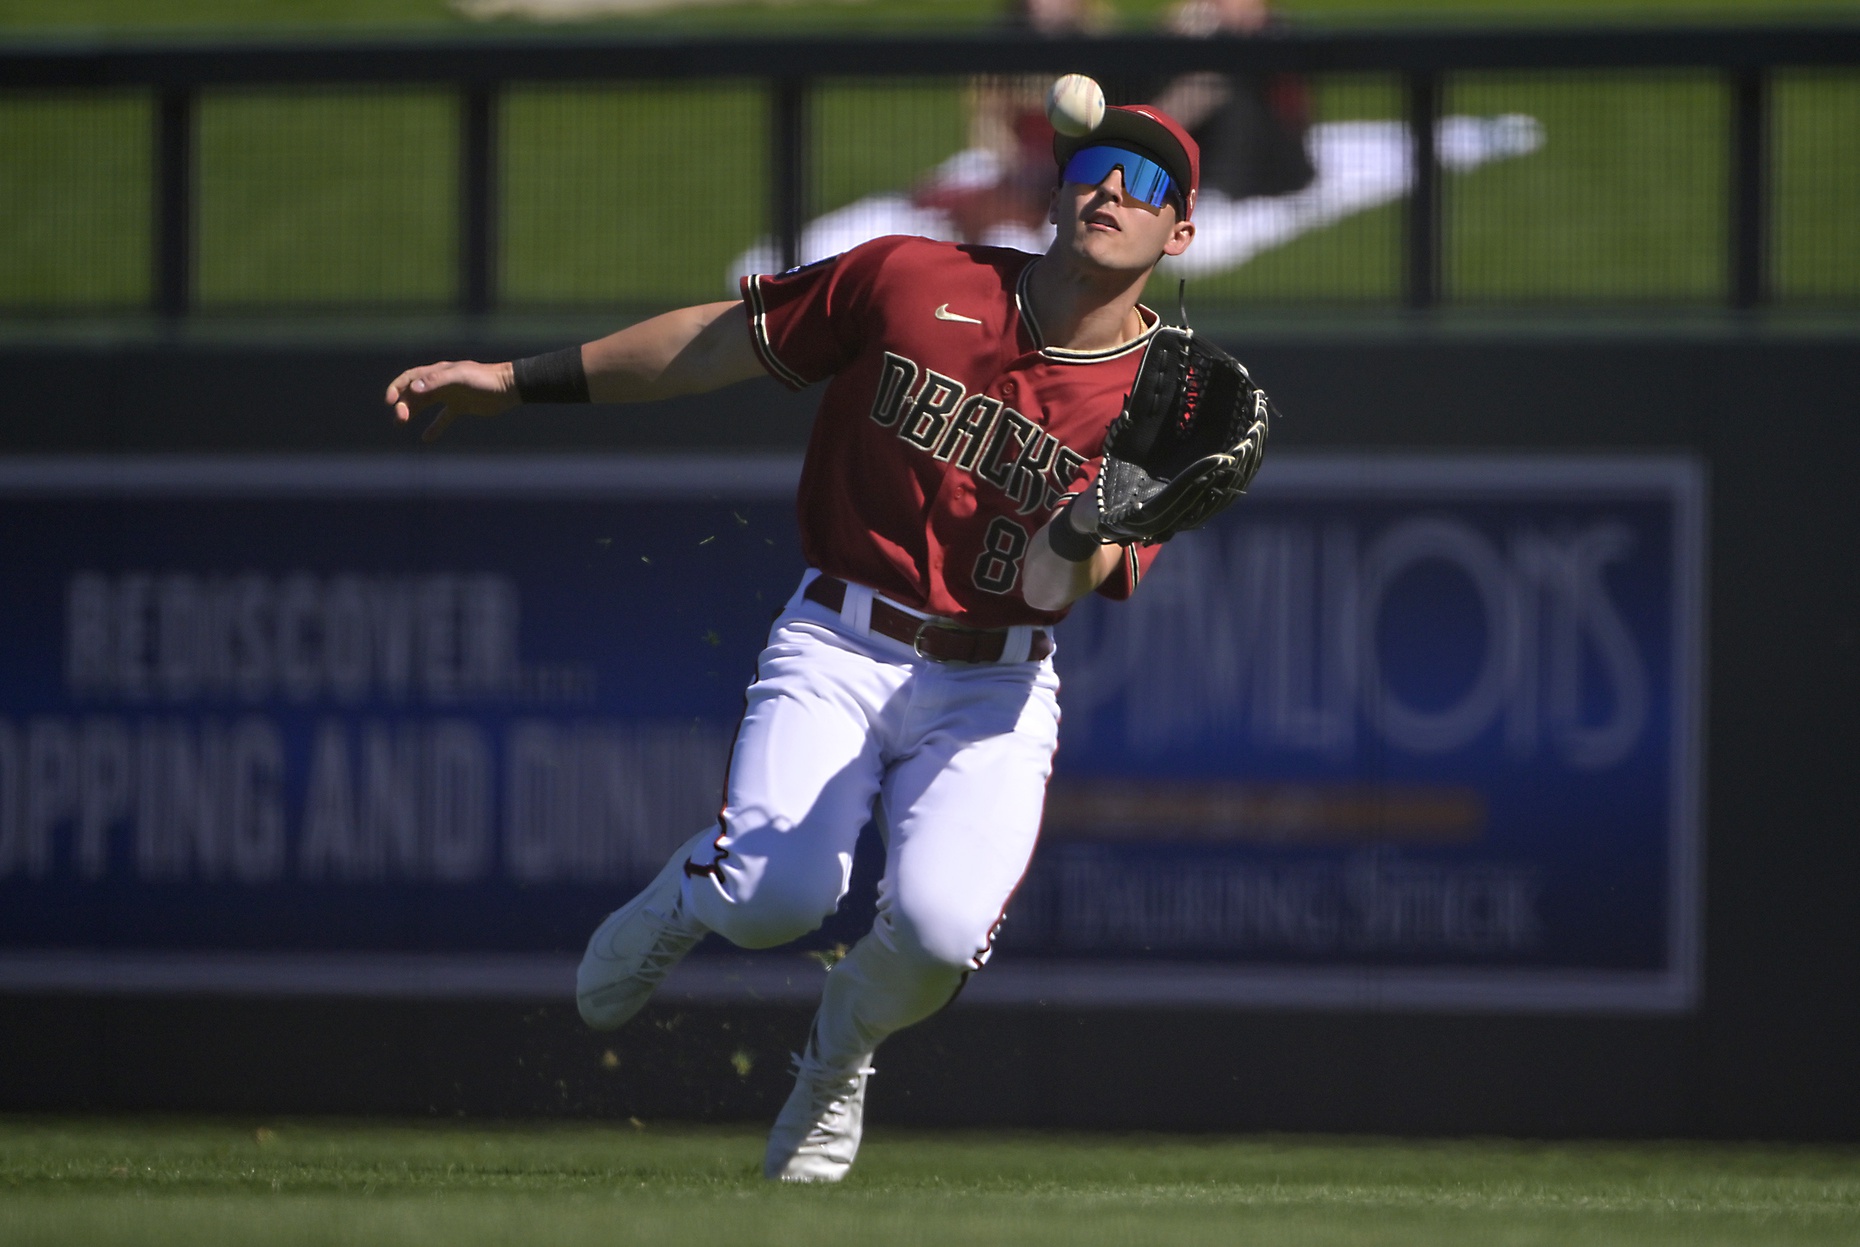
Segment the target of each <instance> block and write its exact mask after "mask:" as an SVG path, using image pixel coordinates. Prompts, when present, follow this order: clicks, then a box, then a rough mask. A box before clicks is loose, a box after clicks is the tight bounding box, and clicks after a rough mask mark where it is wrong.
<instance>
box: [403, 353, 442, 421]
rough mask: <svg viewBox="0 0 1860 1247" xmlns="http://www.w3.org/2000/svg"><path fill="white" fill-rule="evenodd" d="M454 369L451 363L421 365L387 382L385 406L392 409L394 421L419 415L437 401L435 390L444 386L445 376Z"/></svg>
mask: <svg viewBox="0 0 1860 1247" xmlns="http://www.w3.org/2000/svg"><path fill="white" fill-rule="evenodd" d="M455 368H456V365H454V364H453V363H452V362H451V361H446V362H444V363H438V364H422V365H420V366H419V367H418V368H409V369H407V371H405V372H403V373H401V374H400V375H399V376H398V377H395V378H394V379H393V380H392V381H390V382H388V388H387V404H388V406H389V407H392V408H393V409H394V415H395V418H396V419H399V420H401V421H403V422H404V421H407V420H410V419H412V418H413V417H414V416H417V415H419V414H420V411H421V409H422V408H425V407H427V406H429V405H430V404H432V403H433V402H435V401H437V399H438V395H437V394H436V393H435V391H436V390H438V389H440V388H441V387H442V386H443V385H445V383H446V381H447V374H448V373H450V372H451V371H453V370H454V369H455Z"/></svg>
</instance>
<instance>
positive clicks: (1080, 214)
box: [1052, 168, 1195, 273]
mask: <svg viewBox="0 0 1860 1247" xmlns="http://www.w3.org/2000/svg"><path fill="white" fill-rule="evenodd" d="M1052 222H1053V225H1054V226H1055V227H1056V228H1057V230H1058V237H1057V241H1056V250H1058V251H1059V252H1060V253H1062V254H1065V255H1070V256H1072V257H1074V258H1076V259H1078V260H1081V261H1083V262H1085V263H1086V264H1088V265H1091V266H1092V267H1096V268H1102V269H1108V270H1111V271H1115V272H1131V273H1137V272H1142V271H1145V270H1147V269H1149V268H1152V267H1154V266H1155V264H1156V262H1157V261H1158V260H1160V259H1162V257H1163V256H1165V255H1181V254H1182V252H1183V251H1185V250H1187V249H1188V244H1189V241H1190V240H1191V239H1192V238H1194V236H1195V226H1194V223H1193V222H1190V221H1183V220H1180V219H1178V217H1177V214H1176V209H1175V204H1174V203H1172V202H1166V203H1164V204H1163V205H1162V207H1160V208H1153V207H1151V206H1150V205H1149V204H1147V203H1144V202H1143V201H1142V200H1140V199H1137V198H1135V197H1133V196H1131V195H1127V194H1125V193H1124V171H1123V170H1122V169H1121V168H1113V169H1112V170H1111V171H1110V172H1109V173H1107V174H1105V176H1104V180H1103V181H1101V182H1099V183H1098V184H1097V185H1096V186H1086V185H1084V184H1082V183H1079V182H1062V183H1060V186H1059V189H1058V190H1056V191H1054V192H1053V209H1052Z"/></svg>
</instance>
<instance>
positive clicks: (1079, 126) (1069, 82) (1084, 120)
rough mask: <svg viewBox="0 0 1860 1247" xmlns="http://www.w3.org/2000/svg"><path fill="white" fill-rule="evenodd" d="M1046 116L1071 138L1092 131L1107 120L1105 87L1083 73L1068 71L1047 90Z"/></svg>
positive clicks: (1058, 129) (1056, 127) (1056, 128)
mask: <svg viewBox="0 0 1860 1247" xmlns="http://www.w3.org/2000/svg"><path fill="white" fill-rule="evenodd" d="M1046 115H1047V118H1048V119H1049V120H1051V121H1052V123H1053V129H1055V130H1057V131H1059V132H1060V133H1061V134H1063V135H1066V136H1067V137H1069V138H1078V137H1079V136H1081V135H1085V134H1090V133H1091V132H1092V131H1093V130H1096V129H1097V128H1098V123H1099V122H1100V121H1103V120H1104V88H1103V87H1101V86H1099V85H1098V84H1097V82H1096V81H1094V80H1093V79H1090V78H1087V77H1086V76H1085V75H1084V74H1067V75H1066V76H1065V77H1063V78H1061V79H1059V80H1058V81H1056V82H1054V83H1053V87H1052V90H1050V91H1048V92H1047V93H1046Z"/></svg>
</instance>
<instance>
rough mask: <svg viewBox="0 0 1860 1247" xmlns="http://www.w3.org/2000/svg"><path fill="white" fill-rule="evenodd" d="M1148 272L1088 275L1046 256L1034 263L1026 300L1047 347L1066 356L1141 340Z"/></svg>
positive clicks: (1077, 268) (1078, 268) (1091, 273)
mask: <svg viewBox="0 0 1860 1247" xmlns="http://www.w3.org/2000/svg"><path fill="white" fill-rule="evenodd" d="M1148 279H1149V273H1148V272H1147V271H1145V272H1143V273H1140V274H1136V275H1135V276H1132V275H1130V274H1128V273H1110V272H1104V271H1098V272H1091V271H1087V270H1085V269H1083V268H1081V267H1080V266H1078V265H1072V264H1067V263H1065V261H1064V259H1063V258H1057V259H1056V258H1055V257H1054V256H1052V255H1050V254H1048V255H1045V256H1042V257H1041V258H1040V259H1038V260H1035V261H1034V262H1033V272H1032V274H1031V275H1030V276H1029V277H1028V280H1027V298H1028V300H1029V301H1030V302H1031V303H1032V304H1033V315H1034V319H1035V320H1037V321H1038V322H1039V325H1040V332H1041V334H1042V335H1044V337H1045V338H1046V345H1047V346H1053V347H1058V348H1060V349H1061V350H1068V351H1104V350H1109V349H1110V348H1112V347H1114V346H1121V345H1123V344H1124V343H1126V342H1129V341H1130V340H1131V339H1133V338H1136V337H1138V336H1140V335H1141V334H1142V333H1143V331H1144V329H1145V328H1147V326H1146V325H1145V324H1144V323H1143V317H1142V314H1141V313H1139V312H1138V311H1137V300H1138V299H1139V298H1140V297H1141V296H1142V294H1143V287H1144V284H1145V283H1146V282H1147V281H1148Z"/></svg>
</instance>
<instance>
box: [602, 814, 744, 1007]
mask: <svg viewBox="0 0 1860 1247" xmlns="http://www.w3.org/2000/svg"><path fill="white" fill-rule="evenodd" d="M716 834H717V832H716V829H715V828H710V829H707V830H705V831H701V832H699V833H698V834H697V835H696V836H694V837H692V839H691V840H690V842H689V843H687V844H686V845H685V846H684V847H683V848H681V849H679V850H678V852H676V853H674V854H673V855H672V860H671V861H669V862H667V863H666V864H665V869H663V870H661V871H660V872H659V873H658V876H657V877H656V878H654V879H653V881H652V882H651V883H649V884H647V885H646V890H645V891H643V892H641V893H640V894H639V895H638V896H636V897H634V898H633V899H632V900H630V901H628V902H627V903H626V904H625V905H622V906H621V907H620V908H619V909H616V910H614V912H613V913H611V914H608V915H607V920H606V921H605V922H602V923H601V925H600V926H598V927H596V928H595V930H594V934H593V935H591V936H589V937H588V951H587V952H586V953H584V954H582V957H581V968H580V969H579V970H577V971H576V972H575V1004H576V1005H577V1007H579V1008H580V1010H581V1020H582V1021H584V1022H586V1023H587V1024H588V1025H589V1026H591V1027H593V1028H594V1029H595V1030H601V1031H606V1030H613V1029H614V1028H615V1027H618V1026H624V1025H625V1024H626V1023H627V1022H628V1021H629V1020H631V1018H632V1017H633V1015H634V1014H635V1013H638V1012H639V1011H640V1010H641V1009H643V1008H644V1007H645V1005H646V1001H647V1000H649V999H651V997H652V993H653V991H654V990H655V989H656V988H657V987H658V986H659V984H660V983H662V982H663V981H664V980H665V976H666V974H667V972H669V971H670V970H671V968H672V967H673V966H675V965H677V964H678V963H679V962H680V961H681V960H683V959H684V955H685V954H686V953H688V952H690V951H691V950H692V949H693V948H694V947H696V945H697V943H698V941H699V940H701V939H703V938H704V936H705V933H706V928H705V927H704V926H703V924H701V923H699V922H698V921H697V920H696V919H695V918H689V917H686V916H685V913H684V907H683V901H684V882H685V863H686V862H687V861H689V860H690V857H691V854H692V852H693V851H695V850H696V849H698V848H699V847H700V846H701V845H702V844H703V843H704V842H706V841H708V840H711V839H713V838H714V837H715V836H716Z"/></svg>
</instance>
